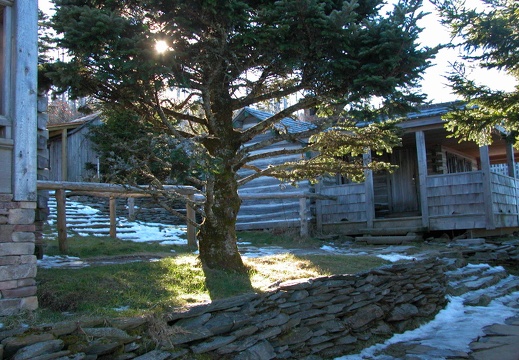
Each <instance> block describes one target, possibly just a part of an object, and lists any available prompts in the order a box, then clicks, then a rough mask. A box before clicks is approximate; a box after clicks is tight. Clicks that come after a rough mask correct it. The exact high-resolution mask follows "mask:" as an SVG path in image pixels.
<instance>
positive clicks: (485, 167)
mask: <svg viewBox="0 0 519 360" xmlns="http://www.w3.org/2000/svg"><path fill="white" fill-rule="evenodd" d="M479 157H480V162H481V171H482V173H483V199H484V203H485V222H486V229H487V230H494V229H495V228H496V225H495V222H494V210H493V204H494V203H493V201H492V184H491V181H492V178H491V174H490V156H489V151H488V145H485V146H482V147H480V148H479Z"/></svg>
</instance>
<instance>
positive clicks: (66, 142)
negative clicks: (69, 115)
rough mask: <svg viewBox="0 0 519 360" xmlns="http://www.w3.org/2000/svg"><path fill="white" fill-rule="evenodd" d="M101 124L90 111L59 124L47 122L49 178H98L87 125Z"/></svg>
mask: <svg viewBox="0 0 519 360" xmlns="http://www.w3.org/2000/svg"><path fill="white" fill-rule="evenodd" d="M100 124H101V114H100V113H93V114H90V115H87V116H84V117H81V118H78V119H75V120H72V121H68V122H65V123H60V124H52V125H51V124H49V125H48V126H47V129H48V130H49V140H48V148H49V156H50V164H49V180H52V181H73V182H82V181H99V180H98V179H99V154H98V153H97V151H96V150H95V149H94V146H93V143H92V140H90V138H89V136H88V135H89V133H90V126H97V125H100Z"/></svg>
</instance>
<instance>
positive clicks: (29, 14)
mask: <svg viewBox="0 0 519 360" xmlns="http://www.w3.org/2000/svg"><path fill="white" fill-rule="evenodd" d="M12 7H13V13H14V14H16V16H17V17H18V19H23V20H24V21H21V20H20V21H13V25H14V26H15V30H14V31H13V33H12V36H13V51H12V67H11V69H12V71H13V72H14V73H13V76H12V77H11V78H12V81H13V84H12V85H13V86H12V89H13V92H14V94H13V96H12V98H11V99H10V101H11V102H14V106H13V107H12V117H13V135H14V140H15V141H14V149H13V151H14V154H15V156H13V169H14V173H15V174H16V181H14V182H13V198H14V200H15V201H36V200H37V191H36V179H37V169H38V166H37V156H36V153H37V146H36V135H37V108H36V104H37V94H38V75H37V72H38V69H37V64H38V4H37V1H16V2H13V3H12Z"/></svg>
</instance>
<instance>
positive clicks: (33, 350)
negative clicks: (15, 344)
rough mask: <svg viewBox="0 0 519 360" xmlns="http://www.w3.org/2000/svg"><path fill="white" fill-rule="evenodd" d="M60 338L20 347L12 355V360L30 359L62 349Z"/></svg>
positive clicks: (62, 344)
mask: <svg viewBox="0 0 519 360" xmlns="http://www.w3.org/2000/svg"><path fill="white" fill-rule="evenodd" d="M63 346H64V343H63V341H62V340H49V341H43V342H39V343H36V344H32V345H29V346H26V347H24V348H21V349H20V350H18V351H17V352H16V354H15V355H14V356H13V357H12V360H30V359H33V358H35V357H37V356H39V355H42V354H49V353H53V352H57V351H60V350H61V349H63Z"/></svg>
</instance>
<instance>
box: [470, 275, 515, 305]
mask: <svg viewBox="0 0 519 360" xmlns="http://www.w3.org/2000/svg"><path fill="white" fill-rule="evenodd" d="M516 291H519V278H515V277H514V278H510V279H504V280H503V281H500V282H499V283H498V284H497V285H496V286H495V288H494V289H485V291H484V292H481V291H480V292H475V293H474V294H473V295H471V296H469V297H467V298H466V299H465V301H464V302H463V305H466V306H487V305H488V304H489V303H490V302H491V301H492V300H494V299H499V298H502V297H504V296H506V295H510V294H512V293H513V292H516Z"/></svg>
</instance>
